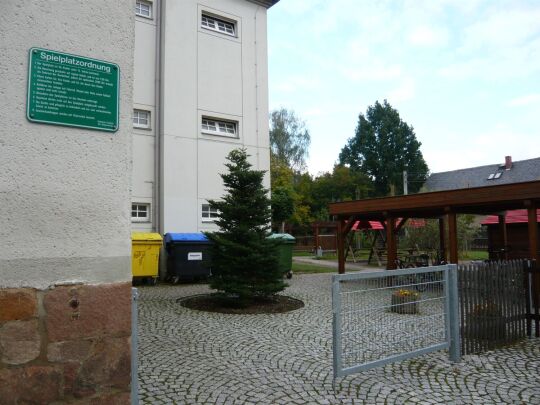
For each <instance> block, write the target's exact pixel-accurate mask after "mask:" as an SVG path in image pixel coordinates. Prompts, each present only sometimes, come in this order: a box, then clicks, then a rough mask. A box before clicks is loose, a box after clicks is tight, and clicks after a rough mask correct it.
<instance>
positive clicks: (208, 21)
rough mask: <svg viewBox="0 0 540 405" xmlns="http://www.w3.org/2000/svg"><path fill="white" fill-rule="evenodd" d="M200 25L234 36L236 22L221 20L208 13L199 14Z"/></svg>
mask: <svg viewBox="0 0 540 405" xmlns="http://www.w3.org/2000/svg"><path fill="white" fill-rule="evenodd" d="M201 27H203V28H206V29H208V30H212V31H217V32H220V33H222V34H225V35H230V36H232V37H235V36H236V24H235V23H234V22H232V21H226V20H222V19H220V18H216V17H213V16H211V15H208V14H201Z"/></svg>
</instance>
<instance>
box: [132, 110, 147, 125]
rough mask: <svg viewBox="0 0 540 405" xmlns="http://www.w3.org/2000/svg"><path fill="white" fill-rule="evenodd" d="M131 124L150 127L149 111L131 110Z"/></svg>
mask: <svg viewBox="0 0 540 405" xmlns="http://www.w3.org/2000/svg"><path fill="white" fill-rule="evenodd" d="M133 126H134V127H135V128H143V129H150V111H145V110H133Z"/></svg>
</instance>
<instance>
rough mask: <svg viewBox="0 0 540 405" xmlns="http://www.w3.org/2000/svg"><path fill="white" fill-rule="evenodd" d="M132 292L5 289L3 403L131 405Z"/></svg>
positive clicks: (0, 310)
mask: <svg viewBox="0 0 540 405" xmlns="http://www.w3.org/2000/svg"><path fill="white" fill-rule="evenodd" d="M130 290H131V285H130V284H129V283H117V284H107V285H97V286H91V285H83V284H78V285H66V286H57V287H55V288H51V289H48V290H45V291H40V290H35V289H31V288H19V289H4V290H0V403H1V404H18V403H26V402H27V401H28V402H31V403H44V404H45V403H51V402H54V401H61V400H62V401H66V402H69V403H75V404H78V403H80V404H93V403H96V404H98V403H99V404H103V403H107V404H116V403H118V404H127V403H129V400H130V391H129V384H130V378H131V377H130V375H131V373H130V366H131V364H130V350H131V349H130V336H131V330H130V329H131V300H130V295H131V292H130Z"/></svg>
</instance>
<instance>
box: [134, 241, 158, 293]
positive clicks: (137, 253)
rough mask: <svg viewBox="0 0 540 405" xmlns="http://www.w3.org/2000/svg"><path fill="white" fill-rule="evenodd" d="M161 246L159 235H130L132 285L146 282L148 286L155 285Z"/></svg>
mask: <svg viewBox="0 0 540 405" xmlns="http://www.w3.org/2000/svg"><path fill="white" fill-rule="evenodd" d="M162 245H163V238H162V237H161V235H160V234H159V233H143V232H133V233H132V234H131V272H132V275H133V282H134V283H135V282H137V281H141V280H146V281H147V282H148V284H154V285H155V284H156V282H157V279H158V267H159V266H158V265H159V251H160V249H161V246H162Z"/></svg>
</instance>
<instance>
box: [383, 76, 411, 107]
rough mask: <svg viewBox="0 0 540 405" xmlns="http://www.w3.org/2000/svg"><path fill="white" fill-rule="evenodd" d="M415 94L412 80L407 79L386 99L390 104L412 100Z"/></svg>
mask: <svg viewBox="0 0 540 405" xmlns="http://www.w3.org/2000/svg"><path fill="white" fill-rule="evenodd" d="M415 94H416V84H415V81H414V80H413V79H412V78H407V79H405V80H403V81H402V82H401V84H400V85H399V86H398V87H396V88H395V89H394V90H392V91H390V93H388V96H387V99H388V101H389V102H390V104H394V103H400V102H403V101H408V100H412V99H413V98H414V96H415Z"/></svg>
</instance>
